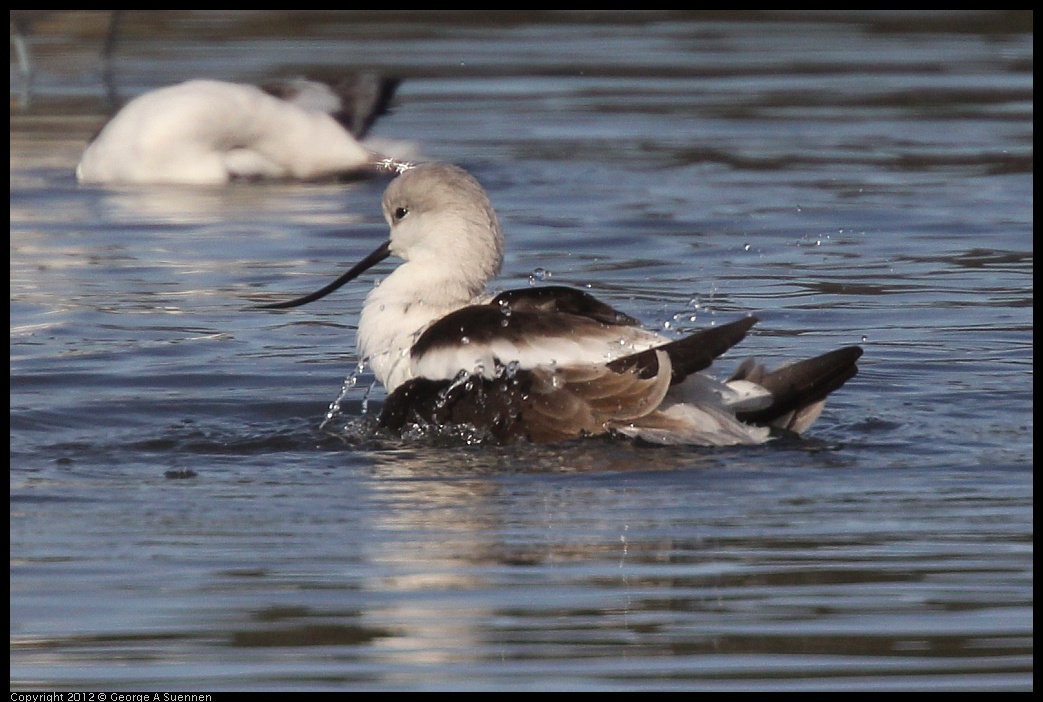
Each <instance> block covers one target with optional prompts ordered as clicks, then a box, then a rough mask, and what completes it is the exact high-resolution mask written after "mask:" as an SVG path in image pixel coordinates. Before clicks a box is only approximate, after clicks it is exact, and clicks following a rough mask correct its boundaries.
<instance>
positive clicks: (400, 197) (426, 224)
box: [383, 163, 503, 294]
mask: <svg viewBox="0 0 1043 702" xmlns="http://www.w3.org/2000/svg"><path fill="white" fill-rule="evenodd" d="M383 209H384V218H385V219H386V220H387V222H388V224H389V225H390V227H391V238H390V246H389V251H390V253H391V254H392V255H394V256H398V257H399V258H401V259H403V260H405V261H407V262H410V263H417V264H419V265H421V266H425V267H429V269H430V270H432V271H439V272H443V273H444V274H445V276H446V277H447V278H451V279H453V280H455V281H457V282H461V283H464V284H465V285H467V286H468V287H469V288H471V289H472V290H471V292H472V294H477V293H478V292H479V291H480V290H482V289H483V288H484V287H485V284H486V283H487V282H488V281H489V280H491V279H492V278H493V277H495V276H496V274H497V273H499V272H500V266H501V265H502V264H503V233H502V232H501V230H500V223H499V221H498V220H497V219H496V212H495V211H494V210H493V206H492V203H491V202H490V201H489V196H488V195H486V193H485V190H484V189H483V188H482V186H481V185H480V184H479V183H478V181H477V180H475V179H474V177H473V176H471V174H469V173H468V172H467V171H465V170H463V169H462V168H459V167H457V166H453V165H450V164H447V163H426V164H421V165H418V166H414V167H413V168H410V169H407V170H405V171H403V173H402V174H401V175H399V176H398V177H396V178H395V179H394V180H393V181H392V182H391V184H390V185H388V187H387V190H386V191H385V192H384V200H383Z"/></svg>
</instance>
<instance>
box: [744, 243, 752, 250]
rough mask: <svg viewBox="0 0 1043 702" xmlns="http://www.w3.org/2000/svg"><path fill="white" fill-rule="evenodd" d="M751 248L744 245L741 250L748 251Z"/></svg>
mask: <svg viewBox="0 0 1043 702" xmlns="http://www.w3.org/2000/svg"><path fill="white" fill-rule="evenodd" d="M751 248H753V247H752V246H750V245H749V244H746V245H745V246H743V247H742V250H743V251H749V250H750V249H751Z"/></svg>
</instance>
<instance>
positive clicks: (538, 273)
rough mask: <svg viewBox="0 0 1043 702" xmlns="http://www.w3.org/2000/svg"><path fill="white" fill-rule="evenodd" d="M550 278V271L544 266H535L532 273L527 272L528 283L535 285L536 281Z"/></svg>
mask: <svg viewBox="0 0 1043 702" xmlns="http://www.w3.org/2000/svg"><path fill="white" fill-rule="evenodd" d="M547 278H550V271H548V270H547V269H545V268H535V269H533V271H532V273H530V274H529V285H535V284H536V281H541V282H542V281H544V280H546V279H547Z"/></svg>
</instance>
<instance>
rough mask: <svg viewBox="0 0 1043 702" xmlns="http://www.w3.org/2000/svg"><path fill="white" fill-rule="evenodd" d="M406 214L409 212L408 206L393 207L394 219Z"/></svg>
mask: <svg viewBox="0 0 1043 702" xmlns="http://www.w3.org/2000/svg"><path fill="white" fill-rule="evenodd" d="M407 214H409V208H408V207H396V208H395V219H396V220H399V219H402V218H403V217H405V216H406V215H407Z"/></svg>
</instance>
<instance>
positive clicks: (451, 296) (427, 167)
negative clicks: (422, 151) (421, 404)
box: [261, 159, 503, 309]
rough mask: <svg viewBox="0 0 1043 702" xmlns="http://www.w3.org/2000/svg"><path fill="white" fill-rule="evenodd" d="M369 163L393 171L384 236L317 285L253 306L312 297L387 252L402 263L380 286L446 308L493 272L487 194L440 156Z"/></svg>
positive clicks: (494, 243)
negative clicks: (294, 296)
mask: <svg viewBox="0 0 1043 702" xmlns="http://www.w3.org/2000/svg"><path fill="white" fill-rule="evenodd" d="M375 165H378V166H381V167H383V168H394V169H395V170H398V171H399V173H400V175H398V176H397V177H396V178H395V179H394V180H393V181H391V184H390V185H388V187H387V190H385V191H384V200H383V204H382V207H383V210H384V218H385V219H386V220H387V222H388V225H389V226H390V227H391V236H390V238H389V239H388V241H386V242H384V243H383V244H381V245H380V246H379V247H377V249H376V250H375V251H373V253H371V254H370V255H369V256H367V257H366V258H365V259H363V260H362V261H359V262H358V263H357V264H356V265H355V266H354V267H353V268H352V269H351V270H349V271H347V272H346V273H344V274H343V275H341V276H340V277H339V278H337V280H335V281H333V282H332V283H330V284H329V285H327V286H325V287H324V288H322V289H321V290H317V291H315V292H313V293H311V294H309V295H305V296H303V297H299V298H297V299H295V300H290V301H288V302H277V303H273V304H269V305H261V307H263V308H268V309H285V308H287V307H297V306H299V305H304V304H307V303H309V302H313V301H314V300H318V299H320V298H323V297H325V296H326V295H329V294H330V293H331V292H333V291H334V290H336V289H338V288H339V287H341V286H342V285H344V284H345V283H347V282H348V281H351V280H354V279H355V278H357V277H358V276H359V275H361V274H362V273H363V272H365V271H366V270H368V269H370V268H372V267H373V266H375V265H376V264H378V263H380V262H381V261H383V260H384V259H385V258H387V257H388V256H392V255H393V256H398V257H399V258H401V259H402V260H403V261H405V263H404V264H402V265H401V266H400V267H399V268H397V269H396V270H395V271H394V272H392V274H391V275H389V276H388V278H387V279H385V281H384V282H383V283H382V284H381V286H380V289H382V290H383V291H384V292H385V293H386V294H387V295H390V296H395V297H397V298H398V299H399V300H401V301H407V300H409V299H414V298H415V299H417V300H419V301H421V302H423V303H424V304H428V305H432V306H437V305H441V306H443V307H446V308H448V309H452V308H454V307H458V306H461V305H464V304H467V303H469V302H470V301H472V299H473V298H474V297H475V296H477V295H478V294H480V293H481V292H483V291H484V289H485V284H486V283H488V282H489V281H490V280H491V279H492V278H494V277H495V276H496V274H497V273H499V272H500V266H501V265H502V264H503V233H502V232H501V230H500V223H499V221H498V220H497V219H496V212H495V211H494V210H493V206H492V203H491V202H490V201H489V196H488V195H486V193H485V190H484V189H483V188H482V186H481V185H480V184H479V183H478V181H477V180H475V179H474V177H473V176H471V174H469V173H468V172H467V171H465V170H463V169H462V168H459V167H458V166H453V165H450V164H447V163H425V164H420V165H418V166H413V165H411V164H406V163H399V162H394V161H392V160H390V159H388V160H386V161H383V162H380V163H378V164H375ZM375 292H376V289H375V290H374V293H375Z"/></svg>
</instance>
